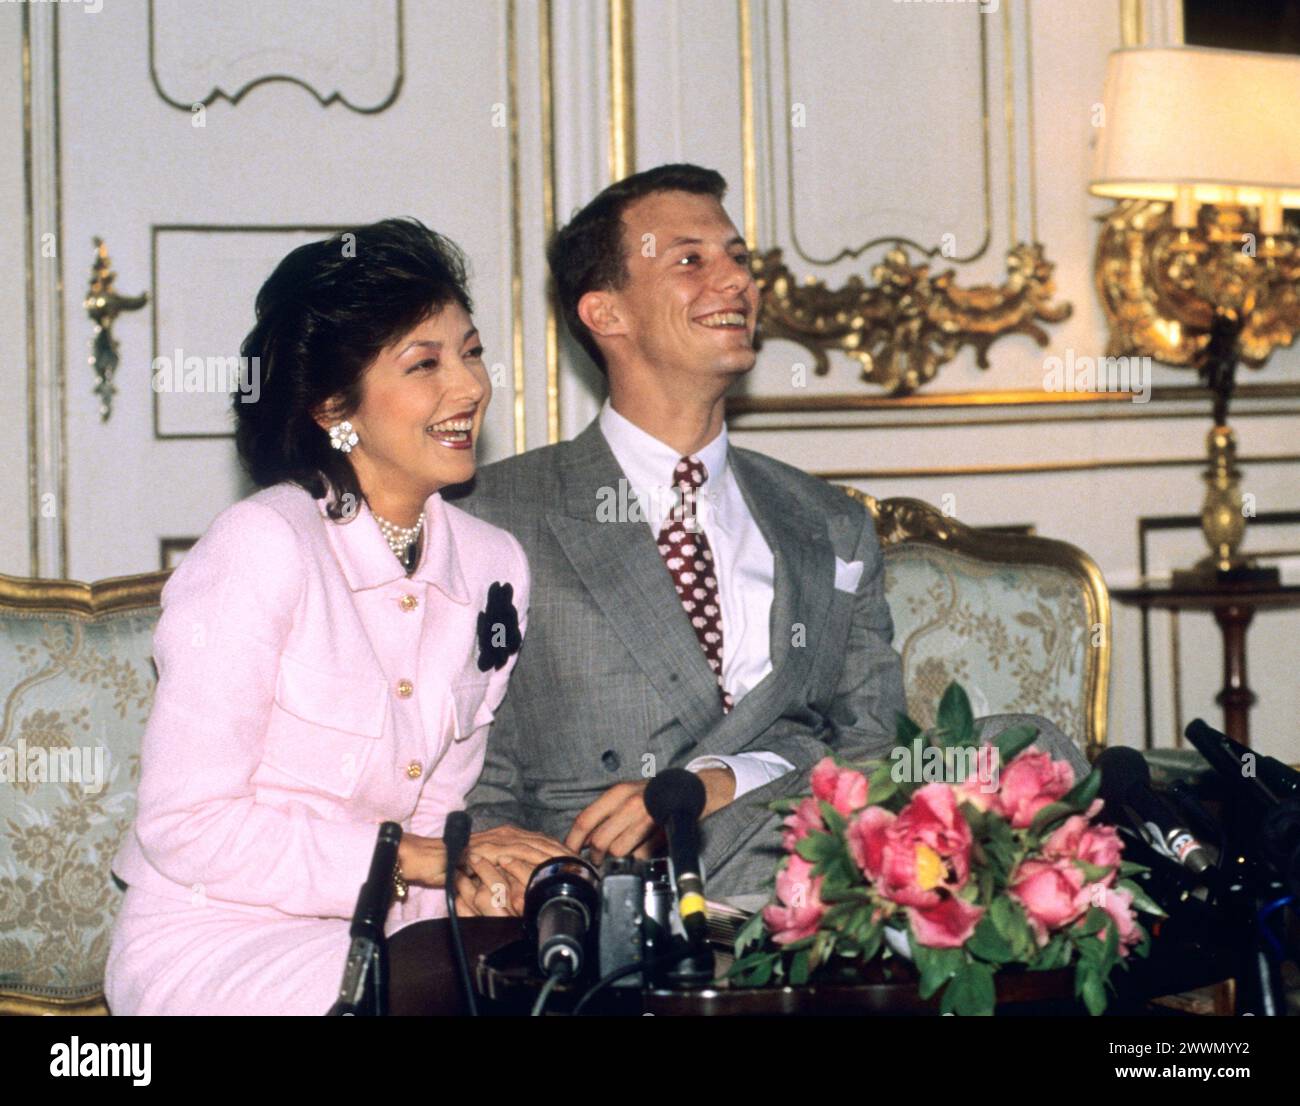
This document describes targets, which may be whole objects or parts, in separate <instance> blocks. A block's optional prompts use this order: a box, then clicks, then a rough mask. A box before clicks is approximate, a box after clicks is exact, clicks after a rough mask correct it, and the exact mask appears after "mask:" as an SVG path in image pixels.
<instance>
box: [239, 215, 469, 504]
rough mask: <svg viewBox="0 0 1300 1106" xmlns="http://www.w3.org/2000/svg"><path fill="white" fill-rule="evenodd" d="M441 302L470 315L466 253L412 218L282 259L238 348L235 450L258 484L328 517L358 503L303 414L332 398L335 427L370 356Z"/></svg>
mask: <svg viewBox="0 0 1300 1106" xmlns="http://www.w3.org/2000/svg"><path fill="white" fill-rule="evenodd" d="M450 303H458V304H460V306H461V307H463V308H464V309H465V310H466V311H468V312H472V311H473V305H472V303H471V301H470V297H469V292H468V290H467V282H466V266H465V257H464V255H463V254H462V253H461V251H460V249H459V248H458V247H457V246H456V245H455V244H454V243H453V242H451V241H449V240H448V239H446V238H444V237H443V236H442V235H440V234H437V233H435V232H434V231H431V230H429V228H428V227H426V226H425V225H424V224H423V223H421V222H420V221H419V220H417V219H412V218H404V219H384V220H382V221H381V222H378V223H371V224H369V225H368V226H363V227H354V228H352V229H351V230H347V231H342V232H340V233H339V234H336V235H335V236H334V237H333V238H329V239H327V240H325V241H323V242H310V243H308V244H307V245H305V246H299V247H298V248H297V249H296V250H294V251H293V252H292V253H290V254H289V255H288V256H287V257H286V258H285V259H284V260H283V261H281V262H280V264H279V265H277V266H276V267H275V271H274V272H273V273H272V274H271V275H270V276H269V277H268V278H267V279H266V283H265V284H263V285H262V287H261V290H260V291H259V292H258V293H257V306H256V312H257V322H256V324H255V325H254V327H253V329H252V330H251V331H249V333H248V337H247V338H245V339H244V343H243V345H242V346H241V347H240V351H239V352H240V354H241V355H242V356H243V358H244V362H243V366H244V372H246V373H249V374H255V376H256V378H257V380H258V382H259V385H260V392H259V391H254V392H253V393H252V394H253V395H255V396H257V400H256V402H253V403H245V402H242V400H243V399H244V398H245V396H244V395H243V394H242V393H240V392H237V393H236V395H235V399H234V408H235V445H236V447H237V448H238V450H239V458H240V460H241V461H242V462H243V464H244V468H245V469H247V470H248V475H249V476H250V477H251V478H252V480H253V483H255V484H256V485H257V486H258V487H263V488H265V487H269V486H271V485H272V484H278V483H280V482H281V481H286V480H287V481H291V482H292V483H294V484H298V485H299V486H300V487H303V488H306V489H307V491H309V492H311V494H312V495H313V496H315V497H316V498H317V499H320V498H323V497H324V496H325V495H326V494H327V493H328V494H330V503H329V505H328V511H329V516H330V517H331V518H333V519H335V520H337V519H339V518H341V517H343V515H344V513H345V509H344V506H343V504H344V496H345V495H348V494H351V495H352V496H353V499H352V503H353V504H359V503H360V502H361V500H362V499H363V498H364V497H363V495H362V492H361V488H360V485H359V484H358V482H357V476H356V473H355V472H354V471H353V468H352V464H351V462H350V461H349V460H348V458H347V456H346V455H345V454H344V453H342V452H340V451H339V450H337V449H334V448H333V446H331V445H330V439H329V434H328V433H326V431H324V430H322V429H321V428H320V427H319V426H318V425H317V424H316V422H315V420H314V419H313V418H312V412H313V411H317V410H318V409H320V408H321V407H322V406H323V405H324V404H325V403H326V401H327V400H330V399H331V398H333V397H335V396H338V397H340V399H341V407H340V408H339V409H338V410H337V411H336V412H335V413H336V414H337V416H338V418H340V419H345V418H347V416H348V415H349V414H350V413H351V412H353V411H355V410H356V409H357V407H358V406H359V405H360V403H361V377H362V375H363V373H364V372H365V370H366V368H367V366H369V365H370V364H371V363H372V362H373V361H374V360H375V358H376V357H377V356H379V353H380V352H381V351H382V350H383V349H385V348H386V347H387V346H390V345H392V343H393V342H395V341H397V340H398V339H399V338H401V337H402V335H404V334H406V333H408V332H409V331H411V330H412V329H413V328H414V327H416V326H419V324H420V323H422V322H423V321H424V320H425V319H427V318H429V317H430V316H431V315H435V314H437V313H438V312H439V311H441V310H442V309H443V308H444V307H446V306H447V305H448V304H450Z"/></svg>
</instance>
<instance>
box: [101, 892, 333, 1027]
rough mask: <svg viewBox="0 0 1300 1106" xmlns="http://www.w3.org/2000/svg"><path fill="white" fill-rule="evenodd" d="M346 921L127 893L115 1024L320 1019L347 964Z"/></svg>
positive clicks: (116, 941) (113, 954)
mask: <svg viewBox="0 0 1300 1106" xmlns="http://www.w3.org/2000/svg"><path fill="white" fill-rule="evenodd" d="M348 926H349V923H348V921H347V920H346V919H344V918H291V917H285V918H283V919H281V918H265V917H259V916H257V915H253V914H248V913H244V912H239V911H234V910H223V909H220V908H218V907H214V906H212V905H211V904H209V905H206V906H196V905H193V904H191V903H188V902H183V901H180V900H175V899H167V898H162V897H160V896H158V895H153V894H150V893H149V892H147V891H144V890H142V889H140V888H139V887H135V886H132V887H130V888H128V889H127V892H126V896H125V898H124V900H123V902H122V907H121V910H120V912H119V913H118V917H117V922H116V925H115V927H114V929H113V940H112V944H111V946H110V948H109V953H108V965H107V967H106V969H105V973H104V995H105V998H106V999H107V1001H108V1007H109V1010H110V1011H111V1012H112V1013H113V1014H118V1015H121V1014H126V1015H159V1014H162V1015H176V1014H210V1015H263V1014H301V1015H308V1016H320V1015H322V1014H324V1013H325V1012H326V1011H327V1010H329V1008H330V1007H331V1006H332V1005H333V1004H334V1000H335V999H336V998H337V997H338V991H339V984H340V983H341V982H342V979H343V964H344V961H345V960H346V959H347V954H348V946H349V943H350V942H349V938H348Z"/></svg>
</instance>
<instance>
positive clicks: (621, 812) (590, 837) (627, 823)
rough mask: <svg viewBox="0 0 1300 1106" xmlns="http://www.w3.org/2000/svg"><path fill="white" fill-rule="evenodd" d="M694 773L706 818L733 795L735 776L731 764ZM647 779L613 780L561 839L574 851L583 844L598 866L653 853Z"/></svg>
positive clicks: (652, 828) (703, 814)
mask: <svg viewBox="0 0 1300 1106" xmlns="http://www.w3.org/2000/svg"><path fill="white" fill-rule="evenodd" d="M697 775H698V776H699V777H700V782H701V783H702V784H704V794H705V803H704V812H703V813H702V814H701V815H700V817H701V818H707V817H708V816H709V815H710V814H713V813H714V812H715V811H718V810H721V809H722V808H723V807H724V806H726V805H727V804H728V803H729V802H731V800H732V799H733V798H735V795H736V777H735V776H734V775H732V772H731V769H730V768H704V769H701V770H700V771H699V772H698V773H697ZM649 782H650V781H649V780H637V781H636V782H635V783H616V784H615V785H614V786H613V787H611V788H610V789H609V790H608V791H606V792H605V793H604V794H603V795H601V796H600V798H598V799H597V800H596V801H595V802H594V803H592V804H591V805H590V806H588V807H587V808H586V809H585V810H584V811H583V812H582V813H581V814H579V815H578V817H577V818H575V819H574V821H573V828H572V829H570V830H569V832H568V835H567V836H566V837H565V839H564V843H565V845H566V846H568V848H570V849H572V850H573V851H574V852H580V851H581V850H582V848H583V847H584V846H586V847H587V848H588V849H589V850H590V859H591V862H592V863H593V864H595V865H597V866H599V865H601V864H603V863H604V861H605V857H607V856H634V857H636V858H637V859H639V860H645V859H648V858H649V857H650V856H652V855H653V854H654V848H655V845H656V843H657V842H656V836H657V833H656V827H655V823H654V819H653V818H651V817H650V812H649V811H648V810H646V807H645V789H646V787H647V786H648V785H649Z"/></svg>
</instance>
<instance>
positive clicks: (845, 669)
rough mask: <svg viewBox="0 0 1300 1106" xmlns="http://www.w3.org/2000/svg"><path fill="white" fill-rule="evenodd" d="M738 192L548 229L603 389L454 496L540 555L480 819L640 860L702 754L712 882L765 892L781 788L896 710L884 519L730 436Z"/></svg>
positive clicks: (738, 279) (883, 732) (629, 188)
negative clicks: (648, 803)
mask: <svg viewBox="0 0 1300 1106" xmlns="http://www.w3.org/2000/svg"><path fill="white" fill-rule="evenodd" d="M725 188H726V186H725V182H724V181H723V179H722V177H721V176H720V175H719V174H717V173H716V172H713V171H712V170H708V169H702V168H699V167H697V166H692V165H666V166H660V167H659V168H657V169H653V170H649V171H647V172H644V173H639V174H636V175H634V176H631V177H628V178H626V179H625V180H622V181H619V182H617V183H616V184H614V185H611V186H610V187H609V188H607V189H606V190H605V191H603V192H602V193H601V194H600V195H599V196H597V197H596V198H595V199H594V200H593V201H592V202H591V203H590V204H588V205H587V207H585V208H584V209H583V210H582V211H581V212H579V213H578V214H577V215H576V216H575V217H574V218H573V220H572V221H571V222H570V223H569V225H568V226H566V227H565V228H564V229H563V230H561V231H560V232H559V233H558V234H557V235H556V238H555V240H554V241H553V243H552V244H551V247H550V250H549V261H550V264H551V271H552V274H553V276H554V279H555V285H556V290H557V294H558V298H559V302H560V306H561V308H562V310H563V313H564V316H565V320H566V323H567V324H568V326H569V328H570V330H571V332H572V333H573V334H574V336H575V337H576V338H577V339H578V341H579V342H580V343H581V344H582V345H583V346H584V348H585V349H586V351H587V352H588V353H589V354H590V355H591V356H592V358H593V360H594V361H595V362H596V364H597V365H598V366H599V367H600V368H601V369H602V370H603V371H604V373H605V375H606V377H607V379H608V382H609V399H608V401H607V402H606V404H605V407H604V409H603V410H602V411H601V413H600V416H599V417H598V418H597V419H596V420H595V421H594V422H593V423H592V424H591V425H590V426H588V427H587V428H586V429H585V430H584V431H582V433H580V434H579V435H578V436H577V437H576V438H574V439H573V440H572V441H569V442H563V443H560V444H558V445H553V446H548V447H545V448H543V449H538V450H533V451H530V452H528V453H524V454H521V455H519V456H517V457H513V458H510V459H508V460H505V461H501V462H498V463H496V464H492V465H488V466H486V467H484V468H483V469H481V470H480V471H479V474H478V476H477V478H476V480H475V482H474V483H473V485H471V486H470V488H469V489H468V491H467V492H466V494H465V495H464V496H463V497H460V498H456V499H455V500H454V501H455V502H456V503H457V505H458V506H461V507H463V508H465V509H466V510H468V511H470V512H472V513H474V514H475V515H478V516H479V517H481V518H484V519H487V520H488V521H490V522H493V523H495V524H496V525H498V526H501V527H503V528H505V529H507V530H509V531H510V532H511V533H513V534H514V535H515V536H516V537H517V538H518V539H519V541H520V542H521V543H522V545H523V547H524V550H525V552H526V553H527V556H528V561H529V565H530V568H531V571H532V601H531V608H530V612H529V618H528V631H527V634H526V637H525V641H524V645H523V649H522V651H521V653H520V657H519V661H518V664H517V666H516V668H515V671H514V674H513V676H512V678H511V682H510V688H509V690H508V692H507V694H506V697H505V700H504V701H503V703H502V704H501V708H500V710H499V711H498V713H497V716H496V719H495V721H494V723H493V727H492V730H491V731H490V735H489V738H488V748H487V758H486V762H485V765H484V769H483V773H482V776H481V777H480V779H479V782H478V784H477V786H476V787H475V788H474V790H473V791H472V792H471V794H470V797H469V809H470V813H471V815H472V817H473V820H474V825H475V828H486V827H490V826H494V825H504V824H513V825H516V826H520V827H523V828H524V829H526V830H532V831H536V832H540V833H544V834H546V835H548V836H551V837H554V838H556V839H557V840H563V841H564V843H565V844H566V846H568V847H569V848H571V849H574V850H582V849H585V850H586V851H587V852H588V854H589V855H590V856H591V858H592V859H593V860H594V861H596V862H597V863H599V861H600V860H602V859H603V857H604V856H606V855H638V856H647V855H650V851H651V849H652V848H653V847H654V846H655V844H656V840H655V828H654V825H653V823H652V821H651V819H650V817H649V815H648V813H647V812H646V809H645V804H644V802H643V800H642V794H643V792H644V790H645V786H646V784H647V783H648V781H649V778H650V777H651V776H653V775H654V774H655V773H656V772H658V771H661V770H663V769H665V768H668V767H687V768H690V769H691V770H693V771H696V772H698V774H699V777H700V779H701V780H702V782H703V783H704V784H705V790H706V794H707V804H706V807H705V811H704V818H703V821H702V823H701V833H702V842H703V862H704V867H705V870H706V872H707V874H708V879H709V884H708V886H709V891H710V892H711V893H712V894H714V895H736V894H747V893H753V892H756V891H761V890H762V889H763V888H764V885H765V884H766V883H767V882H768V881H769V880H770V879H771V877H772V875H773V873H774V871H775V867H776V863H777V861H778V859H779V858H780V855H781V853H780V835H779V834H778V833H777V832H776V828H777V825H778V822H779V819H778V818H777V817H776V816H775V815H774V814H772V813H771V812H770V810H769V809H768V804H769V803H770V802H771V801H772V800H773V799H776V798H780V797H783V796H787V795H794V794H798V793H800V792H801V791H802V792H806V790H807V787H808V773H809V770H810V769H811V767H812V766H813V765H814V764H816V763H817V761H818V760H820V759H821V758H822V757H824V756H826V755H828V754H832V755H835V756H837V757H841V758H856V757H868V756H872V755H883V754H885V753H886V752H887V751H888V750H889V748H890V747H891V745H892V742H893V735H894V732H895V722H896V717H897V712H899V711H903V710H905V709H906V707H905V700H904V697H903V681H902V670H901V662H900V659H899V656H898V654H897V653H896V652H895V651H894V649H893V648H892V646H891V638H892V634H893V625H892V621H891V619H890V614H889V609H888V607H887V606H886V604H885V597H884V577H883V573H884V566H883V558H882V556H881V551H880V545H879V542H878V540H877V538H876V534H875V530H874V527H873V524H872V520H871V517H870V515H869V514H868V513H867V512H866V511H865V510H864V509H863V508H862V506H861V505H859V504H858V503H856V502H855V501H854V500H852V499H850V498H849V497H848V496H846V495H844V494H843V493H842V492H841V491H839V490H838V489H836V488H833V487H831V486H830V485H828V484H826V483H825V482H823V481H822V480H819V479H817V478H815V477H812V476H809V475H808V474H806V473H804V472H801V471H799V470H798V469H795V468H792V467H791V466H789V465H786V464H783V463H781V462H779V461H776V460H773V459H772V458H770V457H766V456H763V455H762V454H759V453H755V452H752V451H750V450H746V449H739V448H736V447H734V446H729V445H728V444H727V439H726V426H725V423H724V420H723V414H724V402H725V400H724V397H725V395H726V392H727V390H728V388H729V387H730V386H731V385H732V384H733V383H734V382H735V381H736V380H737V379H739V378H740V377H741V376H743V375H744V374H745V373H746V372H748V371H749V370H750V369H751V368H752V367H753V365H754V360H755V354H754V341H753V339H754V326H755V321H756V316H757V310H758V292H757V289H756V287H755V284H754V281H753V278H752V276H751V272H750V268H749V255H748V251H747V248H746V245H745V242H744V240H743V238H742V237H741V236H740V234H739V233H737V231H736V228H735V226H734V225H733V224H732V222H731V220H730V219H729V218H728V216H727V213H726V212H725V210H724V209H723V207H722V202H721V201H722V197H723V194H724V192H725ZM449 498H452V496H451V495H450V494H449ZM1019 720H1020V719H1019V718H1012V717H1003V718H1000V719H998V720H997V722H996V724H993V723H990V724H989V725H988V726H986V728H985V731H984V732H985V734H986V735H988V734H991V733H993V732H996V731H997V730H1000V729H1001V728H1003V727H1004V726H1006V725H1009V724H1011V723H1013V722H1016V721H1019ZM1036 721H1038V720H1036ZM1048 729H1049V731H1050V732H1049V733H1048V734H1047V736H1046V737H1044V738H1043V739H1042V740H1043V741H1044V742H1046V744H1047V745H1048V746H1049V747H1050V748H1051V749H1052V750H1053V751H1054V752H1056V753H1057V754H1058V755H1066V756H1071V759H1072V760H1073V761H1074V762H1075V764H1076V766H1082V765H1083V761H1082V758H1081V756H1079V754H1078V753H1077V752H1076V751H1075V750H1074V749H1073V746H1071V745H1070V742H1069V741H1068V739H1066V738H1065V737H1064V735H1061V734H1060V733H1059V731H1056V730H1055V729H1054V728H1053V727H1048Z"/></svg>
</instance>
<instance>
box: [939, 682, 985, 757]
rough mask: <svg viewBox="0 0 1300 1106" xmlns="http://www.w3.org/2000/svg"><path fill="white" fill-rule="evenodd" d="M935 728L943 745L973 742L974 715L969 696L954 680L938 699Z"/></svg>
mask: <svg viewBox="0 0 1300 1106" xmlns="http://www.w3.org/2000/svg"><path fill="white" fill-rule="evenodd" d="M935 729H936V731H937V732H938V733H939V735H940V739H941V741H942V743H943V744H944V745H945V746H948V745H973V744H974V743H975V715H974V713H972V711H971V706H970V698H969V696H967V694H966V692H965V690H964V689H963V688H962V686H961V684H959V683H958V682H957V681H956V680H954V681H953V682H952V683H950V684H949V685H948V687H947V689H946V690H945V691H944V693H943V698H942V699H940V700H939V710H938V712H937V713H936V715H935Z"/></svg>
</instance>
